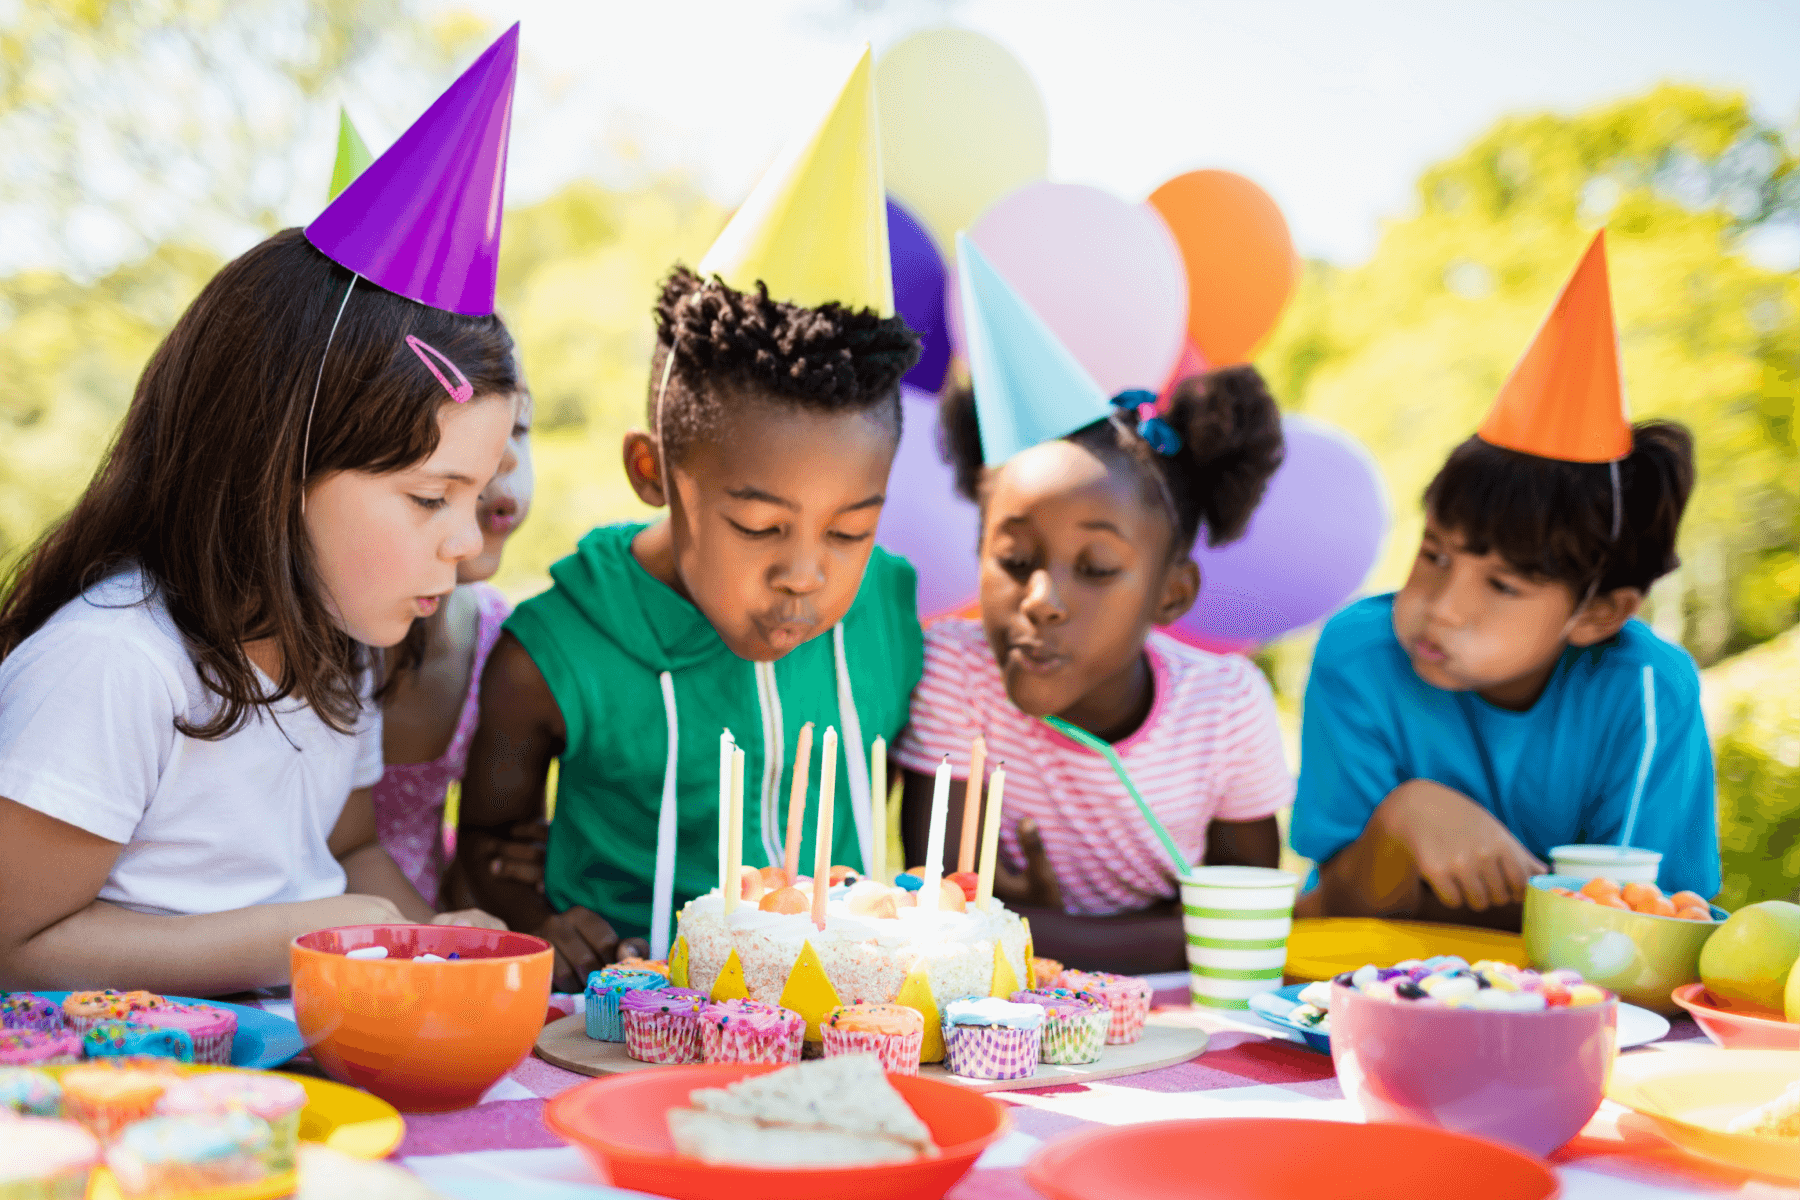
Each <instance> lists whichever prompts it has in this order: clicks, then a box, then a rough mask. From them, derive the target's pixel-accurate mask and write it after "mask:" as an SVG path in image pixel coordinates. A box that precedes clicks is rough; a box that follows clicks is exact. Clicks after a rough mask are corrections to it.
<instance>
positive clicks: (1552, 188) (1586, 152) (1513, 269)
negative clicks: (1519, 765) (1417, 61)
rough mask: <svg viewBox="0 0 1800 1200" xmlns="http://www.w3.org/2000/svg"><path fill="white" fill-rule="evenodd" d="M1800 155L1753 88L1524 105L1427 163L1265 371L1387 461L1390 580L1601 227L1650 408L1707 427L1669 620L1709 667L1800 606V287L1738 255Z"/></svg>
mask: <svg viewBox="0 0 1800 1200" xmlns="http://www.w3.org/2000/svg"><path fill="white" fill-rule="evenodd" d="M1795 168H1796V160H1795V156H1794V153H1793V152H1792V151H1791V150H1790V149H1789V148H1788V147H1786V146H1785V145H1784V143H1783V141H1782V139H1781V137H1780V136H1779V134H1778V132H1777V131H1775V130H1773V129H1771V128H1769V127H1768V126H1766V125H1763V124H1761V123H1759V122H1758V121H1757V120H1756V119H1755V118H1754V117H1753V115H1752V114H1751V113H1750V112H1749V110H1748V108H1747V107H1746V105H1745V103H1744V102H1743V100H1742V98H1741V97H1737V96H1733V95H1723V94H1719V93H1714V92H1707V91H1701V90H1697V89H1694V88H1686V87H1672V86H1671V87H1663V88H1659V89H1657V90H1655V91H1653V92H1651V93H1649V94H1648V95H1645V96H1642V97H1639V98H1636V99H1633V100H1629V101H1626V102H1623V103H1620V104H1616V105H1611V106H1607V107H1603V108H1598V109H1594V110H1591V111H1588V112H1585V113H1581V114H1578V115H1575V116H1570V117H1565V116H1555V115H1549V114H1537V115H1531V116H1519V117H1509V118H1507V119H1505V120H1502V121H1500V122H1498V123H1497V124H1496V125H1495V126H1494V127H1493V128H1492V129H1490V130H1489V131H1488V132H1486V133H1485V134H1483V135H1482V136H1481V137H1479V138H1477V139H1476V140H1475V142H1474V143H1473V144H1472V145H1471V146H1469V148H1468V149H1466V150H1465V151H1463V152H1462V153H1461V154H1459V155H1457V156H1456V157H1455V158H1452V159H1450V160H1449V161H1447V162H1444V163H1441V164H1439V165H1437V166H1435V167H1433V168H1431V169H1430V170H1428V171H1427V172H1426V173H1425V175H1424V177H1423V178H1422V179H1421V180H1420V183H1419V192H1418V203H1419V211H1418V213H1417V215H1415V216H1413V217H1410V218H1408V219H1406V220H1402V221H1397V222H1394V223H1392V224H1391V225H1389V227H1388V228H1387V229H1386V231H1385V232H1384V235H1383V237H1382V240H1381V243H1380V245H1379V248H1378V250H1377V252H1376V253H1375V255H1374V257H1373V258H1372V259H1371V261H1370V262H1368V263H1367V264H1366V265H1364V266H1361V267H1358V268H1356V269H1354V270H1346V271H1339V270H1333V269H1330V268H1327V267H1324V266H1320V265H1316V264H1315V265H1312V266H1310V267H1309V268H1308V271H1307V273H1306V276H1305V279H1304V282H1303V284H1302V287H1301V289H1300V294H1299V295H1298V296H1297V297H1296V301H1295V304H1294V306H1293V308H1292V310H1291V311H1290V312H1289V314H1288V315H1287V317H1286V318H1285V319H1284V321H1283V323H1282V326H1281V328H1280V329H1279V330H1278V331H1277V334H1276V336H1275V338H1274V340H1273V342H1272V343H1271V345H1270V346H1269V348H1268V350H1267V351H1266V353H1265V354H1264V355H1263V356H1262V359H1261V365H1262V366H1263V368H1264V369H1265V370H1266V371H1267V372H1268V374H1269V375H1270V377H1271V380H1272V382H1273V383H1274V384H1275V386H1276V387H1277V389H1278V394H1279V395H1281V396H1282V397H1283V398H1284V399H1285V400H1286V401H1287V402H1288V403H1290V404H1291V405H1293V406H1294V407H1296V408H1298V409H1300V410H1302V411H1305V412H1308V413H1312V414H1314V415H1316V416H1319V417H1322V418H1324V419H1326V420H1329V421H1332V422H1335V423H1336V424H1339V425H1342V426H1344V427H1345V428H1347V429H1349V430H1350V431H1351V432H1353V433H1355V434H1356V435H1357V436H1358V437H1360V438H1361V439H1362V440H1363V441H1364V442H1365V443H1367V444H1368V446H1369V447H1370V449H1371V450H1373V452H1374V453H1375V456H1376V457H1377V458H1378V459H1379V460H1380V462H1381V465H1382V468H1383V470H1384V472H1385V473H1386V476H1387V480H1388V484H1389V486H1390V488H1391V489H1392V494H1393V497H1394V507H1395V525H1394V532H1393V535H1392V537H1391V539H1390V541H1389V544H1388V546H1387V550H1386V553H1385V555H1384V556H1383V558H1382V561H1381V563H1380V565H1379V567H1378V569H1377V572H1376V575H1375V577H1374V578H1373V580H1372V581H1371V582H1372V585H1374V586H1377V587H1390V586H1396V585H1397V584H1398V583H1399V582H1400V580H1401V579H1403V578H1404V575H1405V570H1406V565H1407V563H1408V562H1409V561H1410V559H1411V557H1412V555H1413V553H1414V551H1415V549H1416V547H1417V544H1418V534H1419V529H1420V523H1421V518H1420V515H1419V503H1418V501H1419V496H1420V495H1421V493H1422V492H1423V490H1424V487H1425V484H1426V483H1427V482H1428V481H1429V480H1430V478H1431V476H1432V474H1433V473H1434V472H1435V471H1436V469H1437V468H1438V466H1439V465H1440V464H1441V463H1442V462H1443V460H1444V457H1445V455H1446V454H1447V453H1448V452H1449V450H1450V449H1451V448H1452V447H1453V446H1454V445H1456V443H1457V442H1459V441H1461V440H1462V439H1463V438H1465V437H1467V436H1468V435H1469V434H1470V433H1471V432H1472V431H1473V430H1474V428H1475V426H1476V425H1477V424H1479V422H1480V420H1481V418H1482V416H1483V414H1484V413H1485V412H1486V411H1487V408H1488V405H1489V404H1490V403H1491V402H1492V400H1493V397H1494V395H1495V393H1496V392H1497V391H1498V390H1499V387H1500V384H1501V382H1502V381H1503V380H1504V379H1505V377H1506V374H1507V372H1508V371H1509V370H1510V369H1511V367H1512V364H1513V363H1514V361H1515V360H1516V359H1517V357H1518V355H1519V354H1520V352H1521V351H1522V350H1523V349H1524V347H1525V345H1526V344H1527V343H1528V342H1529V340H1530V338H1531V335H1532V333H1533V331H1534V330H1535V329H1536V327H1537V325H1538V323H1539V321H1540V320H1541V319H1542V317H1543V314H1544V312H1545V311H1546V310H1547V309H1548V308H1549V305H1550V302H1551V300H1552V299H1553V298H1554V296H1555V294H1556V291H1557V289H1558V288H1559V287H1560V286H1561V285H1562V282H1563V280H1564V279H1565V278H1566V277H1567V275H1568V273H1569V271H1570V270H1571V269H1572V268H1573V266H1574V264H1575V262H1576V260H1577V259H1578V258H1579V256H1580V254H1581V251H1582V249H1583V248H1584V246H1585V244H1586V241H1587V239H1588V238H1589V237H1591V236H1592V232H1593V230H1594V229H1595V228H1597V227H1598V226H1600V225H1602V224H1604V225H1605V226H1606V228H1607V249H1608V254H1609V259H1610V264H1611V269H1612V285H1613V296H1614V303H1615V310H1616V314H1617V318H1618V323H1619V332H1620V342H1621V347H1622V351H1623V360H1624V370H1625V379H1626V385H1627V390H1628V394H1629V397H1630V403H1631V407H1632V411H1633V415H1634V416H1637V417H1647V416H1663V417H1671V418H1674V419H1677V420H1681V421H1683V422H1685V423H1686V424H1687V425H1688V426H1689V427H1690V428H1691V429H1693V431H1694V433H1695V437H1696V439H1697V453H1698V459H1699V467H1700V482H1699V486H1698V487H1697V489H1696V491H1695V494H1694V498H1693V502H1692V504H1691V506H1690V507H1689V509H1688V516H1687V519H1686V521H1685V523H1684V525H1683V531H1682V555H1683V558H1684V560H1685V563H1686V565H1685V566H1684V568H1683V569H1682V571H1681V572H1680V573H1679V574H1678V576H1677V578H1676V579H1675V580H1674V581H1673V583H1671V584H1670V585H1668V586H1667V587H1666V588H1659V589H1658V592H1657V595H1656V597H1655V604H1654V610H1655V611H1654V616H1655V617H1656V621H1657V624H1658V626H1659V627H1660V628H1663V629H1665V630H1668V631H1670V632H1671V633H1673V634H1675V635H1677V636H1679V637H1680V638H1681V639H1682V640H1683V641H1685V642H1686V644H1687V645H1688V647H1689V649H1690V650H1692V651H1693V652H1694V654H1695V656H1696V657H1697V658H1699V659H1700V660H1701V661H1702V662H1703V663H1704V662H1710V661H1713V660H1715V659H1717V658H1719V657H1720V656H1721V655H1723V654H1726V653H1730V652H1732V651H1735V650H1738V649H1741V648H1743V647H1745V646H1748V645H1751V644H1754V643H1756V642H1760V641H1762V640H1764V639H1766V638H1769V637H1771V636H1773V635H1774V634H1776V633H1778V632H1780V631H1781V630H1782V629H1785V628H1786V627H1787V626H1789V625H1791V624H1793V623H1794V622H1795V620H1796V619H1800V559H1796V550H1797V549H1800V446H1797V445H1796V440H1795V429H1794V415H1795V414H1794V405H1795V393H1796V387H1795V384H1796V381H1797V380H1800V280H1797V279H1796V277H1795V276H1794V275H1792V274H1778V273H1775V272H1771V271H1767V270H1763V269H1761V268H1759V267H1757V266H1754V265H1753V264H1752V263H1751V262H1749V261H1748V260H1747V259H1746V258H1745V257H1744V256H1743V255H1742V254H1741V253H1739V252H1738V247H1739V245H1740V239H1741V238H1742V237H1743V236H1744V235H1745V234H1746V233H1747V232H1749V231H1750V230H1753V229H1755V228H1757V227H1758V226H1760V225H1763V224H1765V223H1768V222H1775V221H1791V220H1794V219H1795V217H1796V215H1800V214H1797V211H1796V210H1800V172H1797V171H1796V169H1795Z"/></svg>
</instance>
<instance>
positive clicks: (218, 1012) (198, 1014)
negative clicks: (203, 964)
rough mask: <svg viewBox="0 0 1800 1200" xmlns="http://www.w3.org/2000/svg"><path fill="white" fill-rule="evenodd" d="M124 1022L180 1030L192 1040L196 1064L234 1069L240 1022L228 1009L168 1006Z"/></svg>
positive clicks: (210, 1006)
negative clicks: (233, 1053)
mask: <svg viewBox="0 0 1800 1200" xmlns="http://www.w3.org/2000/svg"><path fill="white" fill-rule="evenodd" d="M125 1020H126V1021H127V1022H128V1023H129V1024H132V1025H143V1026H147V1027H149V1028H151V1029H179V1030H180V1031H182V1032H183V1033H185V1034H187V1035H188V1037H189V1038H191V1039H192V1040H193V1046H194V1061H195V1062H197V1063H210V1064H212V1065H213V1066H215V1067H229V1066H230V1065H231V1040H232V1038H233V1037H235V1036H236V1034H237V1023H238V1022H237V1014H236V1013H234V1012H232V1011H231V1010H230V1009H228V1008H219V1007H216V1006H215V1005H211V1004H175V1003H167V1004H164V1005H163V1006H162V1007H161V1008H148V1009H144V1010H142V1011H140V1012H134V1013H132V1014H131V1015H130V1016H129V1017H127V1018H125ZM90 1053H91V1051H90ZM184 1061H185V1060H184Z"/></svg>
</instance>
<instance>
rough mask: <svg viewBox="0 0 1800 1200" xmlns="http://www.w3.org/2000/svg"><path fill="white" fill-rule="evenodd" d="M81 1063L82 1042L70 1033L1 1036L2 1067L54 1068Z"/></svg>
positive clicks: (23, 1032) (20, 1032)
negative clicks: (57, 1065) (65, 1064)
mask: <svg viewBox="0 0 1800 1200" xmlns="http://www.w3.org/2000/svg"><path fill="white" fill-rule="evenodd" d="M80 1061H81V1039H80V1038H79V1037H77V1036H76V1035H75V1034H73V1033H71V1032H70V1031H69V1030H67V1029H64V1030H61V1031H59V1032H56V1033H35V1032H32V1031H29V1030H24V1029H12V1030H8V1031H7V1032H5V1033H0V1067H52V1066H55V1065H56V1064H58V1063H72V1062H80Z"/></svg>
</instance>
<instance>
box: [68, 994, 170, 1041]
mask: <svg viewBox="0 0 1800 1200" xmlns="http://www.w3.org/2000/svg"><path fill="white" fill-rule="evenodd" d="M165 1003H166V1001H164V1000H163V998H162V997H161V996H158V995H157V994H156V993H155V992H114V991H101V992H70V993H69V995H68V998H67V999H65V1000H64V1001H63V1005H62V1007H63V1016H64V1017H65V1018H67V1020H68V1022H69V1028H70V1029H73V1030H74V1031H75V1032H76V1033H78V1034H80V1033H86V1032H87V1031H88V1030H90V1029H92V1028H93V1027H94V1026H95V1025H97V1024H99V1023H100V1022H101V1021H123V1020H124V1019H125V1018H126V1017H129V1016H130V1015H131V1014H132V1013H135V1012H143V1011H145V1010H146V1009H152V1008H161V1007H162V1006H163V1005H164V1004H165Z"/></svg>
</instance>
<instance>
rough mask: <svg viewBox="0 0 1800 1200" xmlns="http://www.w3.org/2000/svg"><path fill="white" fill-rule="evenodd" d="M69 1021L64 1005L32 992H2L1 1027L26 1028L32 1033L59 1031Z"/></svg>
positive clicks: (0, 995)
mask: <svg viewBox="0 0 1800 1200" xmlns="http://www.w3.org/2000/svg"><path fill="white" fill-rule="evenodd" d="M67 1023H68V1022H66V1021H64V1020H63V1012H62V1005H60V1004H58V1003H56V1001H54V1000H46V999H44V998H43V997H42V996H35V995H33V994H32V993H30V992H0V1029H24V1030H29V1031H30V1032H32V1033H57V1032H59V1031H60V1030H61V1029H62V1028H63V1026H64V1025H66V1024H67Z"/></svg>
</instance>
